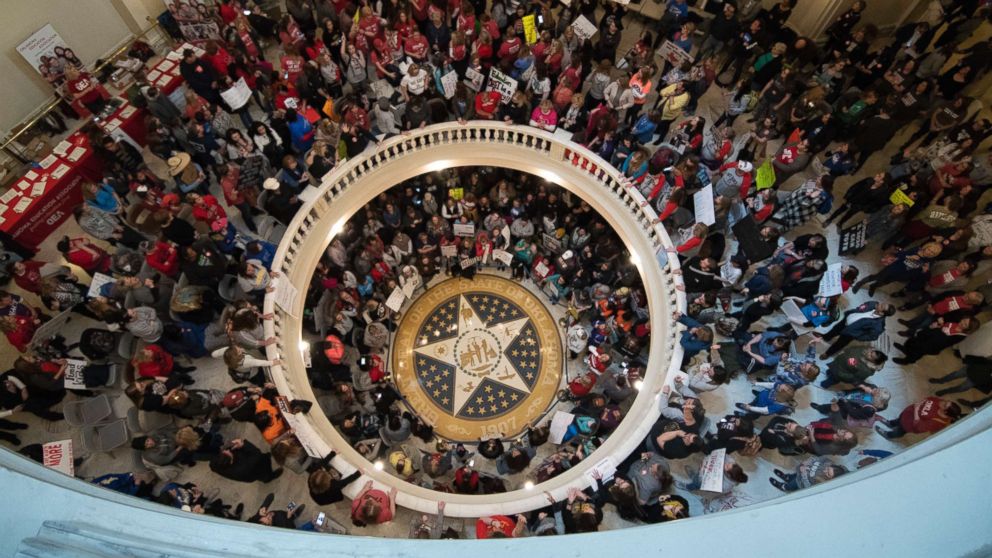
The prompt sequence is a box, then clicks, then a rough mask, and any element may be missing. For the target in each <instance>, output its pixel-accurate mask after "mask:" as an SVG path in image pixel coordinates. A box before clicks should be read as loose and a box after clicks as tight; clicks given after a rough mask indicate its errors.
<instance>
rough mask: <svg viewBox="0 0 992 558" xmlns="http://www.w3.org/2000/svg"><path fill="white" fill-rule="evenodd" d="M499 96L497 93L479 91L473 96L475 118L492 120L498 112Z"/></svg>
mask: <svg viewBox="0 0 992 558" xmlns="http://www.w3.org/2000/svg"><path fill="white" fill-rule="evenodd" d="M500 98H501V96H500V94H499V92H498V91H479V92H478V93H476V94H475V117H476V118H481V119H483V120H492V119H493V118H495V117H496V111H497V110H499V102H500Z"/></svg>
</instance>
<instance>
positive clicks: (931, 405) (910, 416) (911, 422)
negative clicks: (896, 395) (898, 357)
mask: <svg viewBox="0 0 992 558" xmlns="http://www.w3.org/2000/svg"><path fill="white" fill-rule="evenodd" d="M879 418H880V420H881V422H882V423H884V424H885V425H886V426H888V427H889V428H890V429H891V430H890V431H888V432H885V431H883V430H882V429H881V428H880V427H879V426H878V425H876V426H875V430H876V431H877V432H878V433H879V434H881V435H882V436H885V437H886V438H888V439H890V440H892V439H895V438H901V437H903V436H905V435H906V434H933V433H935V432H939V431H940V430H943V429H944V427H946V426H948V425H950V424H951V423H953V422H955V421H957V420H958V419H959V418H961V407H960V406H958V404H957V403H954V402H952V401H948V400H946V399H941V398H940V397H927V398H926V399H924V400H923V401H920V402H919V403H913V404H912V405H910V406H908V407H906V408H905V409H903V411H902V413H900V414H899V418H898V419H897V420H888V419H884V418H881V417H879Z"/></svg>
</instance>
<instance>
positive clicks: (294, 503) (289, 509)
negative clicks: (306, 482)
mask: <svg viewBox="0 0 992 558" xmlns="http://www.w3.org/2000/svg"><path fill="white" fill-rule="evenodd" d="M295 507H296V502H292V501H290V502H289V503H288V504H286V509H287V510H288V511H293V508H295Z"/></svg>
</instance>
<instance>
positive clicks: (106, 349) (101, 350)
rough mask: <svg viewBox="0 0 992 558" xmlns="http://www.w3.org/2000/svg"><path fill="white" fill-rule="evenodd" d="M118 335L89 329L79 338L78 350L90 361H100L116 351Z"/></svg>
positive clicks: (102, 330) (103, 330)
mask: <svg viewBox="0 0 992 558" xmlns="http://www.w3.org/2000/svg"><path fill="white" fill-rule="evenodd" d="M118 340H119V334H117V333H114V332H112V331H107V330H105V329H96V328H90V329H87V330H85V331H83V335H82V336H81V337H80V338H79V350H80V352H82V353H83V356H85V357H86V358H88V359H90V360H101V359H104V358H106V357H108V356H110V355H111V354H113V353H114V352H115V351H116V350H117V342H118Z"/></svg>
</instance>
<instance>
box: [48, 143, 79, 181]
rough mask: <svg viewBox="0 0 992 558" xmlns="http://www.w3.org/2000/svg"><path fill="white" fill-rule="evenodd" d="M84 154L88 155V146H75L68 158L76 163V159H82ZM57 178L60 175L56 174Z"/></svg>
mask: <svg viewBox="0 0 992 558" xmlns="http://www.w3.org/2000/svg"><path fill="white" fill-rule="evenodd" d="M83 155H86V148H85V147H77V148H75V149H73V150H72V153H69V155H68V156H66V159H69V160H70V161H72V162H73V163H75V162H76V161H78V160H79V159H81V158H82V157H83ZM55 178H58V177H57V176H56V177H55Z"/></svg>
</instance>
